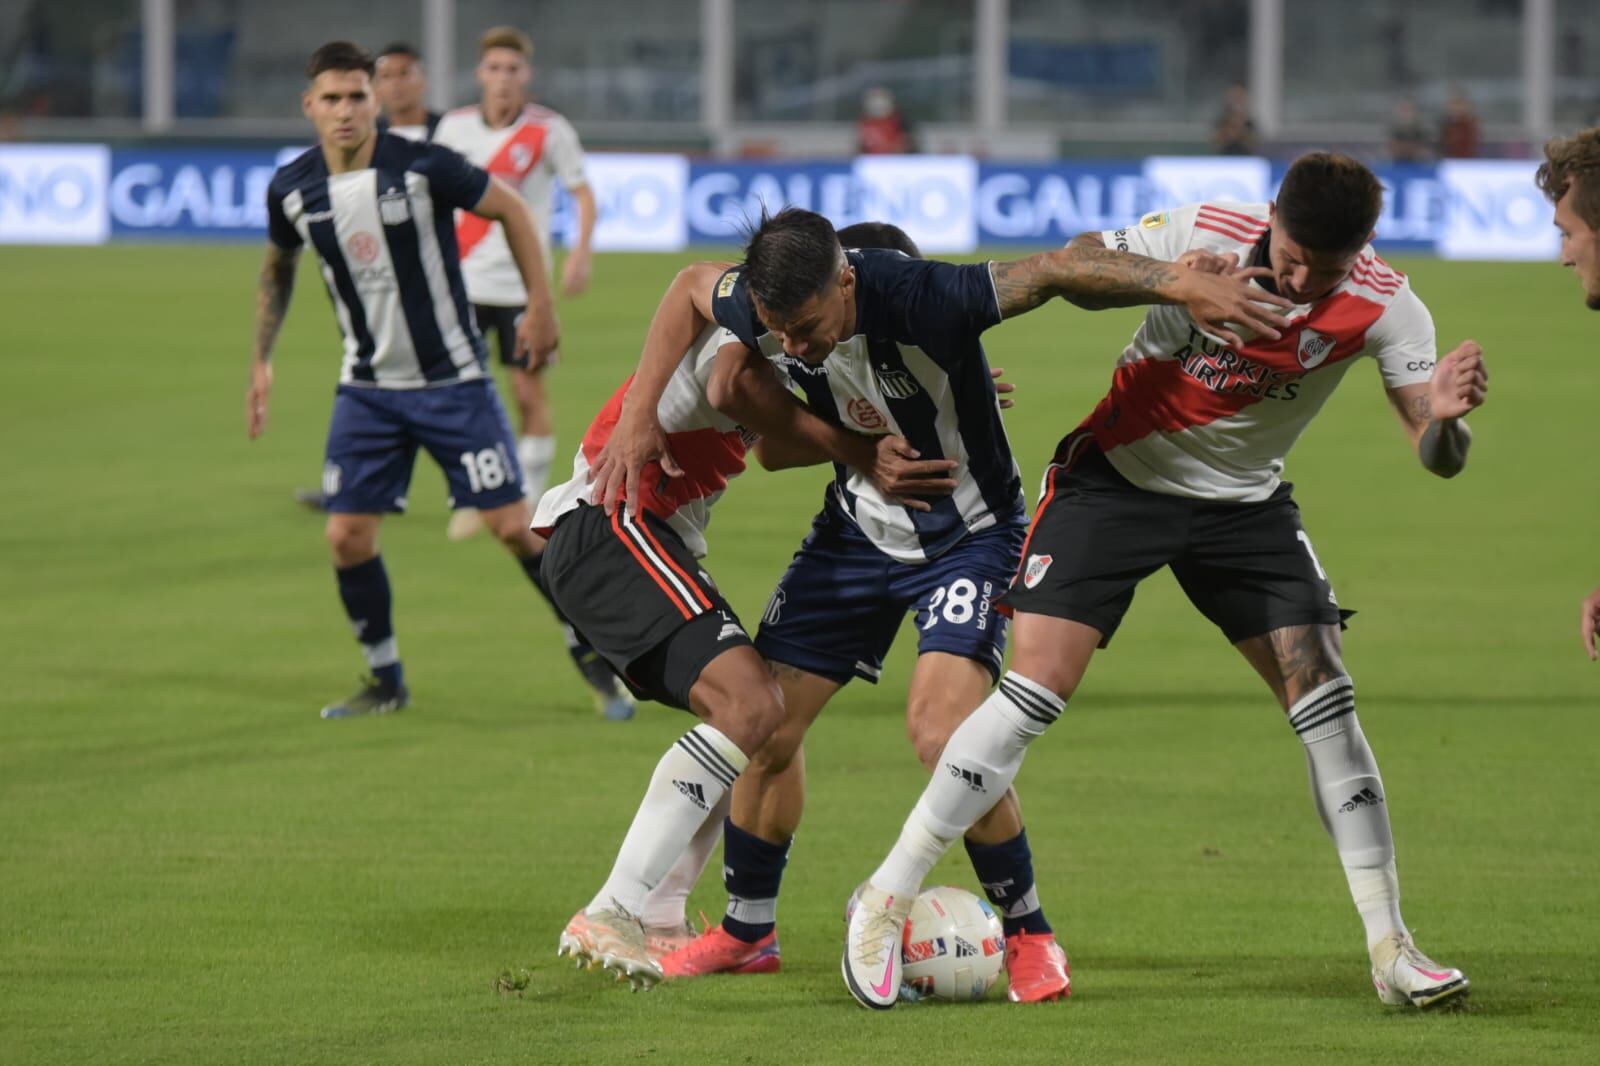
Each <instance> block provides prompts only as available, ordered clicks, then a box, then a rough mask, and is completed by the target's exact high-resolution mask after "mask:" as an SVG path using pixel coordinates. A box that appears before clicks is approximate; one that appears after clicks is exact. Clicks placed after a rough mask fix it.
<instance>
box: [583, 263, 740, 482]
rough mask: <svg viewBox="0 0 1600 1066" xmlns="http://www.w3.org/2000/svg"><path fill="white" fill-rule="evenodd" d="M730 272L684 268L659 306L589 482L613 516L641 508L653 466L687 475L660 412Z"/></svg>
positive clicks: (709, 266)
mask: <svg viewBox="0 0 1600 1066" xmlns="http://www.w3.org/2000/svg"><path fill="white" fill-rule="evenodd" d="M726 269H727V264H725V263H692V264H690V265H689V266H686V267H684V268H683V269H682V270H680V271H678V276H677V277H675V278H673V279H672V284H671V285H669V286H667V292H666V295H664V296H663V297H661V303H660V304H658V305H657V306H656V313H655V315H654V317H652V318H651V319H650V330H649V332H648V333H646V334H645V338H644V351H643V352H641V353H640V355H639V366H638V369H636V370H635V371H634V373H633V383H632V384H631V385H629V386H628V394H627V395H626V396H624V397H623V400H622V410H621V412H620V413H619V414H618V416H617V424H616V427H615V428H614V429H613V430H612V431H611V436H610V438H609V439H608V440H607V441H606V444H605V447H603V448H601V449H600V454H599V455H597V456H595V458H594V462H593V463H591V464H590V471H589V480H590V481H591V482H592V483H593V484H594V494H593V495H592V496H591V497H590V498H591V499H592V500H593V501H594V503H596V504H599V505H601V506H603V507H604V508H605V509H606V513H607V514H611V513H613V512H614V511H616V509H617V503H618V501H623V502H624V503H625V505H626V506H627V507H629V508H632V507H633V506H634V505H635V504H636V502H637V501H638V499H639V495H638V491H639V473H640V472H641V471H642V470H643V469H644V468H645V467H646V466H647V465H649V464H650V463H652V462H659V463H660V464H661V469H662V471H663V472H665V473H666V474H667V476H668V477H679V476H681V475H682V473H683V471H682V469H680V468H679V466H678V463H677V460H675V459H673V457H672V451H671V450H670V449H669V448H668V447H667V435H666V433H665V432H663V431H662V429H661V421H660V419H659V418H658V417H657V416H656V410H657V408H659V407H660V405H661V397H662V396H663V395H664V394H665V393H666V391H667V382H669V381H671V380H672V374H673V372H674V371H676V370H677V369H678V364H679V363H681V362H683V360H684V357H685V356H686V354H687V353H688V351H689V348H690V347H691V346H693V344H694V341H695V338H696V337H698V336H699V335H700V331H701V330H703V329H705V328H706V324H707V323H709V322H710V321H711V290H712V287H713V286H715V285H716V283H717V278H719V277H721V276H722V272H723V271H724V270H726Z"/></svg>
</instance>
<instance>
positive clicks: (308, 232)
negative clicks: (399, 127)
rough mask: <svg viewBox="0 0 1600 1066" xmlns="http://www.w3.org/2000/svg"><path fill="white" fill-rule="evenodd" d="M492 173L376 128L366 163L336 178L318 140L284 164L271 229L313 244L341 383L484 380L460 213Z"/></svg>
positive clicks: (282, 239) (275, 237) (417, 384)
mask: <svg viewBox="0 0 1600 1066" xmlns="http://www.w3.org/2000/svg"><path fill="white" fill-rule="evenodd" d="M488 188H489V175H488V174H487V173H486V172H484V171H482V170H480V169H478V168H477V167H475V166H473V165H472V164H471V163H468V162H467V161H466V160H465V159H463V158H462V157H461V156H460V155H458V154H456V153H455V152H453V151H451V150H450V149H448V148H445V147H442V146H440V145H436V144H424V143H416V142H413V141H409V140H406V139H405V138H403V137H398V136H395V135H393V134H388V133H384V134H379V135H378V143H377V147H376V149H375V150H374V151H373V154H372V165H371V166H370V167H368V168H367V169H366V170H356V171H351V172H349V173H346V174H334V175H331V176H330V175H329V173H328V167H327V163H326V161H325V160H324V159H323V156H322V149H321V148H320V147H317V148H312V149H310V150H309V151H307V152H306V153H305V154H303V155H301V156H299V157H298V158H297V159H295V160H294V161H292V162H290V163H288V164H286V165H284V166H282V167H279V168H278V171H277V173H275V174H273V176H272V183H271V184H270V185H269V186H268V187H267V232H268V236H269V237H270V239H271V240H272V242H273V243H274V244H276V245H278V246H279V247H280V248H299V247H300V246H302V245H304V244H307V243H309V244H310V245H311V246H312V247H313V248H315V249H316V253H317V258H318V259H320V260H321V261H322V278H323V280H324V281H325V282H326V283H327V286H328V295H329V297H330V298H331V299H332V300H333V309H334V313H335V315H336V317H337V318H338V320H339V329H340V330H341V331H342V332H343V334H344V365H343V367H342V369H341V370H340V372H339V382H340V384H344V385H366V386H374V387H377V388H383V389H420V388H427V387H430V386H438V385H452V384H455V383H456V382H459V381H467V380H470V379H473V378H481V377H483V376H484V375H485V373H486V371H485V358H484V344H483V338H482V337H481V336H480V335H479V334H478V330H477V327H476V325H475V324H474V322H473V318H472V307H471V305H469V304H468V303H467V290H466V286H465V285H464V284H463V283H462V281H461V264H460V262H459V258H460V257H459V256H458V255H457V253H456V230H455V211H456V208H462V209H471V208H473V207H475V206H477V204H478V201H480V200H482V199H483V194H484V192H485V191H487V190H488Z"/></svg>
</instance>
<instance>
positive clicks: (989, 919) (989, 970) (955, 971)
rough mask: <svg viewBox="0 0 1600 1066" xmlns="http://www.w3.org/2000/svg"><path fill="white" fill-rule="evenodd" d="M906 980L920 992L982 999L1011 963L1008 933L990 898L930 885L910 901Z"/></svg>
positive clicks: (903, 951)
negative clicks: (1007, 949)
mask: <svg viewBox="0 0 1600 1066" xmlns="http://www.w3.org/2000/svg"><path fill="white" fill-rule="evenodd" d="M900 958H901V961H902V963H903V964H904V968H903V969H902V971H901V973H902V975H903V976H902V977H901V980H902V982H903V983H904V985H905V987H907V988H909V989H910V990H911V991H912V992H914V993H916V995H917V996H918V997H919V998H921V997H927V996H931V997H932V998H934V999H948V1000H955V1001H958V1002H967V1001H971V1000H976V999H982V998H983V997H984V996H985V995H986V994H988V991H989V989H991V988H993V987H994V983H995V981H996V980H998V979H999V977H1000V971H1001V970H1003V969H1005V965H1006V938H1005V932H1004V931H1003V930H1002V928H1001V926H1000V917H999V916H998V915H997V914H995V912H994V908H993V907H990V906H989V902H988V900H985V899H981V898H979V897H978V896H975V895H973V894H972V893H971V892H968V891H967V890H966V889H964V888H956V887H954V886H953V885H940V886H938V887H937V888H930V889H928V890H927V891H925V892H923V893H922V895H920V896H918V897H917V901H916V902H915V903H913V904H912V905H911V917H910V918H908V919H907V920H906V933H905V939H904V940H903V941H902V948H901V953H900Z"/></svg>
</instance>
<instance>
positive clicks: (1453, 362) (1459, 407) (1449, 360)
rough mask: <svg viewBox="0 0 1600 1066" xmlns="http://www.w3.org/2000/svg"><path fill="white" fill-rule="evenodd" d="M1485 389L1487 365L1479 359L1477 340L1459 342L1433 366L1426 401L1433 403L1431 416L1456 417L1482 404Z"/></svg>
mask: <svg viewBox="0 0 1600 1066" xmlns="http://www.w3.org/2000/svg"><path fill="white" fill-rule="evenodd" d="M1488 392H1489V368H1488V367H1487V366H1486V365H1484V362H1483V349H1482V348H1480V347H1478V342H1477V341H1462V342H1461V344H1460V345H1459V346H1458V347H1457V348H1456V350H1455V351H1453V352H1451V353H1449V354H1448V355H1445V356H1443V357H1442V358H1440V360H1439V365H1438V366H1436V367H1434V368H1433V379H1432V380H1431V381H1430V382H1429V383H1428V402H1429V403H1431V404H1432V405H1433V417H1434V418H1436V419H1438V418H1460V417H1461V416H1462V415H1465V414H1466V413H1467V412H1468V411H1473V410H1476V409H1477V408H1479V407H1482V406H1483V399H1484V397H1485V396H1486V395H1487V394H1488Z"/></svg>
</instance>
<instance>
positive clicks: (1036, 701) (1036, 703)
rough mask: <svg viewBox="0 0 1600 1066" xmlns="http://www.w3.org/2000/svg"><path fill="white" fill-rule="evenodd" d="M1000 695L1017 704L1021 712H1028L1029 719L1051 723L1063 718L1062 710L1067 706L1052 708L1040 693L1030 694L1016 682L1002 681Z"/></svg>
mask: <svg viewBox="0 0 1600 1066" xmlns="http://www.w3.org/2000/svg"><path fill="white" fill-rule="evenodd" d="M1000 693H1001V695H1003V696H1005V697H1006V699H1008V700H1010V701H1011V702H1012V703H1014V704H1016V706H1017V708H1018V709H1019V710H1022V711H1025V712H1027V713H1028V715H1029V717H1032V718H1040V719H1042V720H1045V721H1050V722H1053V721H1055V720H1056V719H1057V718H1059V717H1061V711H1062V708H1063V707H1065V706H1066V705H1065V704H1062V705H1061V706H1057V707H1052V706H1051V705H1050V703H1049V702H1048V701H1047V700H1045V699H1044V698H1043V697H1041V696H1040V695H1039V694H1038V693H1036V692H1029V691H1028V690H1027V689H1025V688H1023V687H1022V686H1021V685H1019V684H1017V683H1016V682H1014V681H1006V680H1002V681H1001V682H1000Z"/></svg>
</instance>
